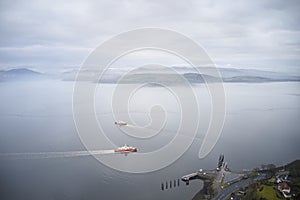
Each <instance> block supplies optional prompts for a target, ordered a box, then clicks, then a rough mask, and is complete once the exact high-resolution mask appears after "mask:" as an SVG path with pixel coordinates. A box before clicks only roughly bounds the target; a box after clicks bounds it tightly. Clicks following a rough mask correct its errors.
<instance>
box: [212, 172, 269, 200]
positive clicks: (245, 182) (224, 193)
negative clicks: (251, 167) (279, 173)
mask: <svg viewBox="0 0 300 200" xmlns="http://www.w3.org/2000/svg"><path fill="white" fill-rule="evenodd" d="M269 178H270V177H269V176H268V175H266V174H262V175H260V176H258V177H256V178H249V179H245V180H241V181H239V182H236V183H234V184H232V185H230V186H228V187H227V188H225V189H223V190H222V191H221V192H219V193H218V195H217V196H216V197H215V198H214V199H215V200H223V199H226V198H229V196H230V194H231V193H233V192H235V191H237V190H238V189H240V188H242V187H246V186H248V185H249V184H251V183H254V182H257V181H261V180H264V179H269Z"/></svg>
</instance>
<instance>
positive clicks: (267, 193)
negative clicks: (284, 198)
mask: <svg viewBox="0 0 300 200" xmlns="http://www.w3.org/2000/svg"><path fill="white" fill-rule="evenodd" d="M258 195H259V198H266V199H272V200H277V199H279V198H278V197H277V196H276V191H275V189H274V188H273V187H272V186H268V185H264V189H263V190H262V191H258Z"/></svg>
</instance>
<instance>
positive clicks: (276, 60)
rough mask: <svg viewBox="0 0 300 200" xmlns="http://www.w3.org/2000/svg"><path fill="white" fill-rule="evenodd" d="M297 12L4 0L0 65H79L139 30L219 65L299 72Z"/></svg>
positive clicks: (290, 6)
mask: <svg viewBox="0 0 300 200" xmlns="http://www.w3.org/2000/svg"><path fill="white" fill-rule="evenodd" d="M299 10H300V3H299V2H298V1H280V0H275V1H271V0H263V1H258V0H257V1H235V2H232V1H229V0H223V1H196V0H189V1H171V0H170V1H144V0H142V1H126V0H122V1H108V0H107V1H93V0H92V1H72V2H70V1H35V0H33V1H8V0H6V1H5V0H4V1H1V2H0V24H1V26H0V37H1V41H0V58H1V62H0V67H1V68H5V67H6V66H14V65H16V66H17V65H26V64H29V65H30V64H32V63H36V62H37V60H38V63H39V65H44V66H51V65H52V66H53V67H55V66H61V65H64V66H67V65H80V64H81V63H82V62H83V60H81V59H84V58H86V56H87V55H88V54H89V53H90V52H91V49H93V48H95V47H96V46H97V45H99V44H100V43H102V42H103V41H105V40H106V39H108V38H110V37H112V36H113V35H116V34H118V33H120V32H123V31H127V30H130V29H135V28H140V27H161V28H168V29H172V30H175V31H179V32H181V33H183V34H186V35H187V36H189V37H191V38H192V39H194V40H195V41H197V42H198V43H199V44H201V45H203V47H204V48H206V50H207V52H208V53H209V55H211V56H212V58H213V59H214V60H215V61H216V62H217V63H218V64H220V65H225V64H233V65H239V66H243V65H248V66H251V67H263V66H265V65H268V66H265V67H270V65H272V64H274V65H278V66H279V65H281V66H282V67H283V68H284V67H285V66H286V65H290V67H291V66H293V67H299V61H300V59H298V58H297V56H299V49H300V46H299V43H300V41H299V37H298V35H299V31H300V30H299V28H300V26H299V19H300V14H299ZM37 46H38V47H39V48H40V49H42V50H41V51H36V48H37ZM79 49H80V50H79ZM25 50H26V51H25ZM272 59H273V63H272V62H271V61H270V60H272ZM289 59H292V60H293V62H290V61H289ZM287 61H288V62H287ZM291 63H292V64H291Z"/></svg>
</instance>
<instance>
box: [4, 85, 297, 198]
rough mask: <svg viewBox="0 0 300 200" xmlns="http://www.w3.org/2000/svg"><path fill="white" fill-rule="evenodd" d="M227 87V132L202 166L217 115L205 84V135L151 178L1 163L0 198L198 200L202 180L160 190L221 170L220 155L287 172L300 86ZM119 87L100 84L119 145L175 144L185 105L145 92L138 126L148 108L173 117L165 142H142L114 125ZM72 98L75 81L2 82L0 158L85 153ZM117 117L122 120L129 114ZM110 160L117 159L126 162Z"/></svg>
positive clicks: (242, 164)
mask: <svg viewBox="0 0 300 200" xmlns="http://www.w3.org/2000/svg"><path fill="white" fill-rule="evenodd" d="M224 86H225V92H226V120H225V124H224V129H223V132H222V134H221V137H220V139H219V140H218V142H217V144H216V146H215V148H214V149H213V150H212V151H211V153H210V154H209V155H208V156H207V157H206V158H204V159H201V160H200V159H199V158H198V152H199V148H200V145H201V143H202V139H203V136H204V133H205V131H206V130H207V127H208V125H209V120H210V116H211V113H210V109H211V105H210V96H209V93H208V92H207V90H206V88H205V86H204V85H197V86H194V91H195V92H196V95H197V98H198V102H199V108H200V109H199V110H200V121H201V123H200V126H199V131H198V133H197V137H196V139H195V140H194V142H193V144H192V146H191V147H190V148H189V149H188V151H187V152H185V153H184V154H183V156H182V157H181V158H180V159H179V160H177V161H176V162H174V163H173V164H172V165H170V166H168V167H166V168H163V169H161V170H158V171H154V172H150V173H145V174H130V173H125V172H120V171H116V170H114V169H111V168H109V167H107V166H105V165H103V164H101V163H100V162H99V161H97V160H96V159H94V158H93V157H92V156H84V157H69V158H51V159H47V158H35V159H32V158H28V157H26V156H23V157H22V158H21V159H20V158H18V159H1V160H0V162H1V164H0V170H1V171H0V184H1V189H0V198H1V199H178V200H179V199H180V200H181V199H191V198H192V197H193V196H194V195H195V194H196V193H197V192H198V191H199V190H200V189H201V187H202V182H201V181H193V182H191V184H190V185H189V186H185V185H184V183H183V182H181V184H180V186H179V187H175V188H172V189H168V190H164V191H162V190H161V183H162V182H166V181H168V182H169V181H170V180H177V179H178V178H180V177H181V176H183V175H185V174H187V173H190V172H194V171H196V170H198V169H200V168H205V169H212V168H214V167H215V166H216V163H217V159H218V156H219V154H220V153H223V154H225V159H226V160H227V161H228V166H229V168H232V169H233V170H242V169H251V168H253V167H256V166H260V165H261V164H268V163H274V164H276V165H281V164H284V163H286V162H290V161H293V160H295V159H299V158H300V151H299V147H298V144H299V142H300V134H299V132H300V123H299V119H300V83H298V82H291V83H285V82H284V83H260V84H240V83H234V84H233V83H230V84H229V83H227V84H225V85H224ZM113 88H114V85H101V87H99V88H98V90H97V91H96V95H95V101H96V113H97V117H98V121H99V122H100V123H101V124H102V126H103V130H104V131H105V133H106V135H107V136H108V137H109V138H110V139H111V140H112V141H113V142H114V143H115V144H116V145H117V146H121V145H123V144H125V143H127V144H130V145H134V146H138V147H139V149H140V151H141V152H149V151H153V150H155V149H158V148H160V147H162V146H164V145H165V144H166V142H168V141H170V140H171V139H172V138H173V137H175V132H176V130H177V128H178V124H179V123H180V106H179V104H178V101H176V98H175V97H174V96H173V95H172V94H171V93H170V92H169V91H168V90H166V89H164V88H161V87H143V88H141V89H140V90H138V91H136V93H135V95H134V96H133V97H132V98H131V99H130V100H129V110H130V112H131V117H132V120H133V121H134V122H135V123H136V124H139V125H143V126H144V125H147V124H148V123H149V122H151V116H150V115H149V107H151V106H152V105H156V104H159V105H162V106H163V107H164V109H165V113H166V116H167V119H166V124H165V127H164V129H163V131H162V132H161V134H160V135H157V136H155V137H153V138H150V139H146V140H137V139H135V138H132V137H129V136H128V135H126V134H124V133H123V132H122V130H121V129H120V128H119V127H116V126H115V125H114V121H115V119H114V117H113V115H112V113H111V106H110V102H111V101H110V95H111V94H112V93H113ZM72 92H73V83H72V82H60V81H39V82H10V83H0V99H1V103H0V127H1V128H0V153H2V154H5V153H15V152H70V151H77V150H78V151H79V150H85V148H84V146H83V145H82V143H81V141H80V139H79V137H78V134H77V131H76V128H75V124H74V120H73V115H72ZM118 112H120V113H119V114H120V115H121V116H122V112H126V111H118ZM88 117H89V116H87V118H88ZM120 120H122V119H120ZM191 120H192V119H191ZM134 127H135V125H132V126H131V128H134ZM124 128H125V129H126V128H127V129H130V127H124ZM106 156H108V155H106ZM109 156H110V157H111V159H118V157H119V156H124V155H109ZM129 156H130V155H129Z"/></svg>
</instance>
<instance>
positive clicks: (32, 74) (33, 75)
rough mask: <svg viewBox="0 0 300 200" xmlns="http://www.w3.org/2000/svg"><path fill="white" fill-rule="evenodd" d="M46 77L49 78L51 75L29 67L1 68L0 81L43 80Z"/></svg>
mask: <svg viewBox="0 0 300 200" xmlns="http://www.w3.org/2000/svg"><path fill="white" fill-rule="evenodd" d="M46 78H49V75H46V74H44V73H40V72H37V71H34V70H31V69H27V68H20V69H10V70H0V82H4V81H24V80H42V79H46Z"/></svg>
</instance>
